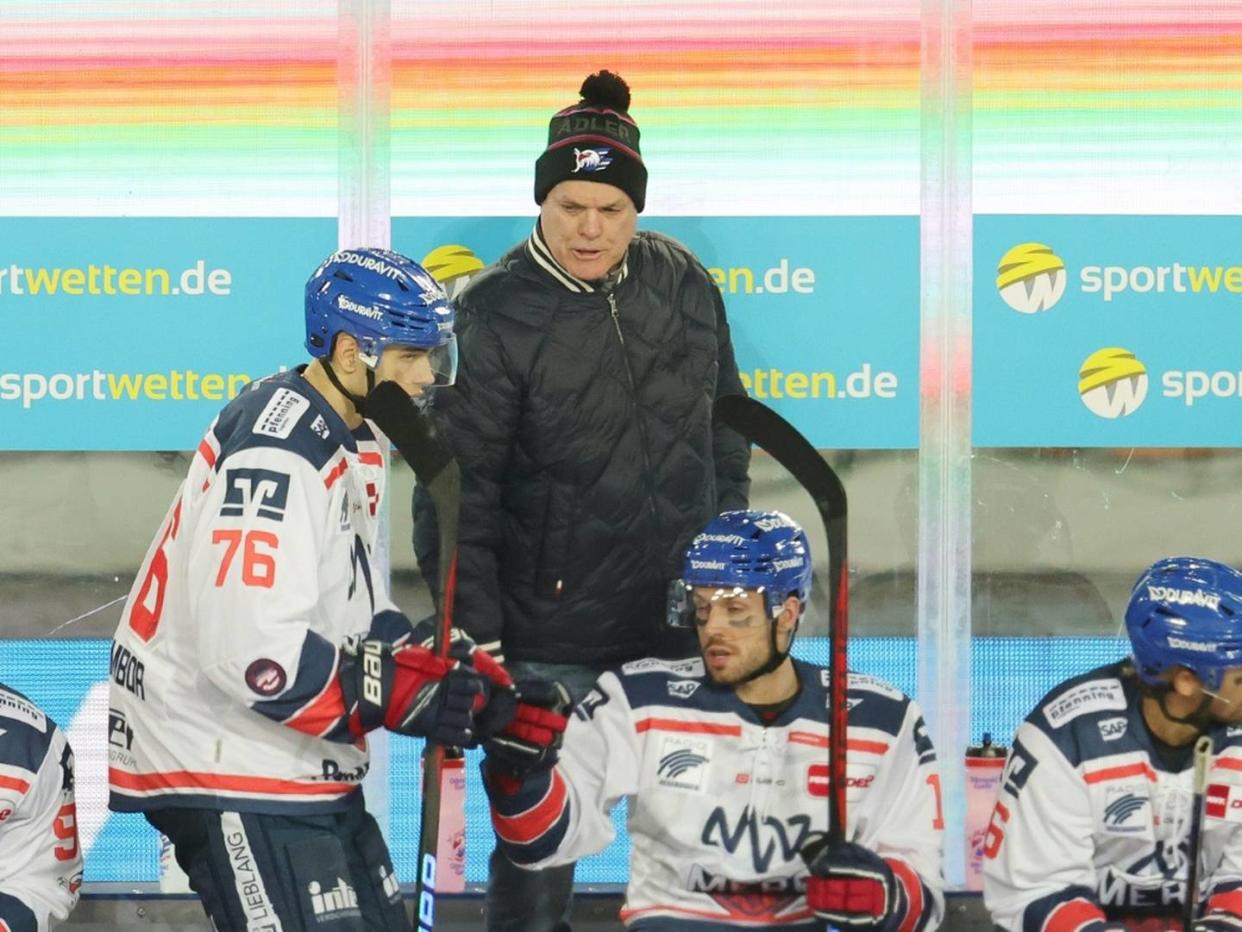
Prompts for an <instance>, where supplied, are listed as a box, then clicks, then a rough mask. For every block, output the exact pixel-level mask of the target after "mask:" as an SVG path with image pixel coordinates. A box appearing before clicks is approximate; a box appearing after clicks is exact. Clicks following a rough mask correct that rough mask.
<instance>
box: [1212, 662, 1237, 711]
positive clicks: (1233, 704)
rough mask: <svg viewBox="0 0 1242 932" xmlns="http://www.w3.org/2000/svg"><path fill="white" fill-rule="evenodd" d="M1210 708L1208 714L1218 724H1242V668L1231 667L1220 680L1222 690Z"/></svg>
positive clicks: (1220, 689) (1217, 691)
mask: <svg viewBox="0 0 1242 932" xmlns="http://www.w3.org/2000/svg"><path fill="white" fill-rule="evenodd" d="M1212 692H1213V693H1215V694H1216V695H1215V696H1214V697H1213V698H1212V704H1211V705H1210V706H1208V714H1210V715H1211V716H1212V718H1214V719H1215V720H1216V721H1218V722H1225V723H1226V724H1231V725H1232V724H1237V723H1238V722H1242V667H1231V668H1230V669H1228V670H1226V671H1225V672H1224V674H1223V675H1222V676H1221V678H1220V688H1219V689H1214V690H1212Z"/></svg>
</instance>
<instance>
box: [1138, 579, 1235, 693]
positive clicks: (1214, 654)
mask: <svg viewBox="0 0 1242 932" xmlns="http://www.w3.org/2000/svg"><path fill="white" fill-rule="evenodd" d="M1126 633H1127V634H1129V636H1130V645H1131V647H1132V649H1133V652H1134V668H1135V670H1136V671H1137V672H1138V675H1139V676H1140V677H1141V678H1142V679H1143V681H1144V682H1146V683H1150V684H1153V685H1156V684H1159V683H1161V682H1163V680H1162V675H1163V674H1164V673H1165V671H1167V670H1169V669H1172V668H1173V667H1186V668H1187V669H1189V670H1191V671H1193V672H1194V674H1195V675H1196V676H1198V677H1199V680H1200V681H1201V682H1202V683H1203V685H1204V686H1206V687H1207V688H1208V689H1218V688H1220V683H1221V676H1222V675H1223V674H1224V672H1225V671H1226V670H1227V669H1229V668H1231V667H1238V666H1242V573H1239V572H1238V571H1237V570H1235V569H1234V568H1233V567H1231V566H1226V565H1225V564H1223V563H1217V562H1216V561H1215V560H1207V559H1204V558H1201V557H1170V558H1167V559H1164V560H1160V561H1158V562H1157V563H1155V564H1153V565H1152V566H1151V568H1150V569H1148V570H1147V571H1146V572H1145V573H1143V575H1142V576H1140V577H1139V578H1138V581H1137V582H1136V583H1135V584H1134V590H1133V591H1132V592H1131V593H1130V604H1129V605H1127V606H1126Z"/></svg>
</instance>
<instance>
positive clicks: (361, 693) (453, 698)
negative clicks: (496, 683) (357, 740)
mask: <svg viewBox="0 0 1242 932" xmlns="http://www.w3.org/2000/svg"><path fill="white" fill-rule="evenodd" d="M340 683H341V691H342V692H343V693H344V700H345V709H346V711H347V712H348V714H349V730H350V732H351V733H353V734H354V735H355V736H361V735H363V734H365V733H366V732H368V731H372V730H374V729H376V728H379V727H381V726H383V727H384V728H387V729H388V730H389V731H395V732H397V733H398V734H402V735H413V736H415V737H420V738H427V739H428V740H430V741H437V742H439V743H440V744H447V745H451V746H455V747H465V746H467V745H469V744H470V743H471V742H473V741H475V740H476V734H477V729H478V726H477V723H476V715H477V714H478V713H479V712H481V711H482V710H483V708H484V707H485V706H486V705H487V699H488V691H489V690H488V683H487V680H486V679H484V678H483V677H482V676H480V675H479V674H478V673H477V672H475V671H474V670H473V669H471V668H470V667H468V666H464V665H462V664H461V663H458V662H457V661H456V660H453V659H451V658H450V659H448V660H445V659H442V658H440V657H437V656H435V655H434V654H433V653H432V652H431V651H429V650H427V649H426V648H425V647H415V646H409V645H407V646H402V647H393V646H392V645H391V644H388V643H385V642H383V641H376V640H367V641H360V642H354V643H349V644H346V645H345V646H344V647H342V648H341V669H340Z"/></svg>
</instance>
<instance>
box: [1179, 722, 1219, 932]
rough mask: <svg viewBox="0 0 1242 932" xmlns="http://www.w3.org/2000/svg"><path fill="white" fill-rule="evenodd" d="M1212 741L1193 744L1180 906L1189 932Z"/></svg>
mask: <svg viewBox="0 0 1242 932" xmlns="http://www.w3.org/2000/svg"><path fill="white" fill-rule="evenodd" d="M1211 756H1212V739H1211V738H1210V737H1208V736H1207V735H1204V736H1203V737H1201V738H1200V739H1199V740H1198V741H1196V742H1195V783H1194V802H1193V804H1192V805H1193V806H1194V808H1193V809H1192V810H1191V813H1190V863H1189V864H1188V865H1187V866H1186V874H1187V876H1186V899H1185V901H1184V902H1183V904H1182V929H1183V930H1184V932H1190V930H1191V929H1192V928H1193V927H1194V924H1195V913H1197V912H1198V911H1199V889H1198V887H1199V848H1200V847H1201V846H1202V844H1203V797H1204V794H1205V793H1206V792H1207V772H1208V762H1209V760H1210V758H1211Z"/></svg>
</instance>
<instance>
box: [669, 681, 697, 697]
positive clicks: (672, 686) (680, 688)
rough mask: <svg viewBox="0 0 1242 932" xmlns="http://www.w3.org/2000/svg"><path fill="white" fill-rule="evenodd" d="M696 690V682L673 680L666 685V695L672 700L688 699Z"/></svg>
mask: <svg viewBox="0 0 1242 932" xmlns="http://www.w3.org/2000/svg"><path fill="white" fill-rule="evenodd" d="M698 688H699V681H698V680H673V681H672V682H670V683H669V684H668V694H669V695H670V696H672V697H673V698H674V699H689V698H690V697H691V696H693V695H694V691H695V690H696V689H698Z"/></svg>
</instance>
